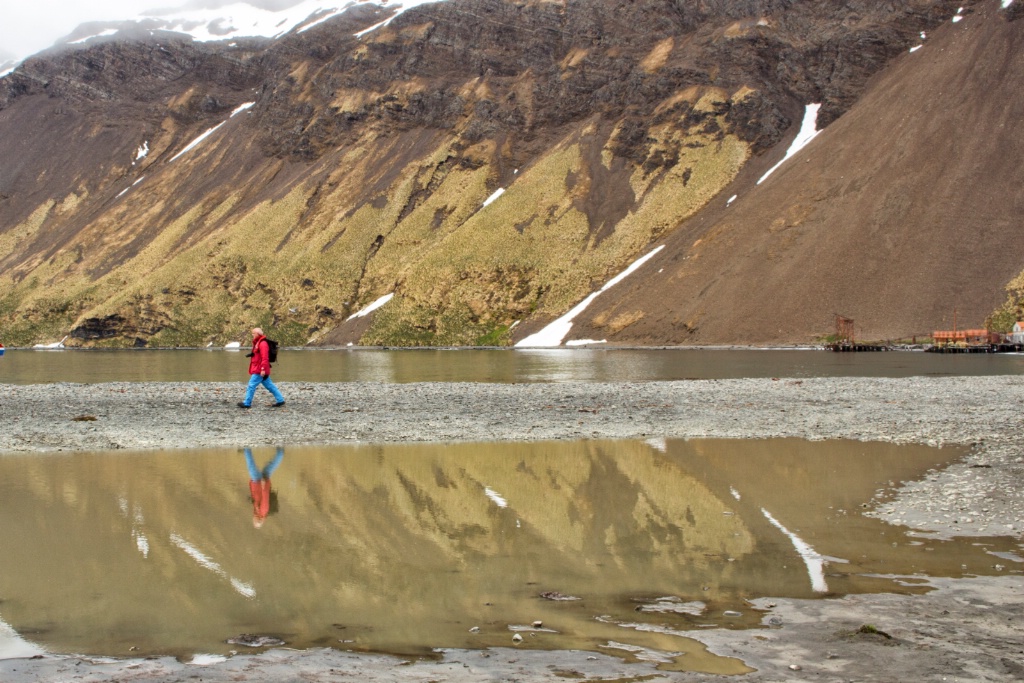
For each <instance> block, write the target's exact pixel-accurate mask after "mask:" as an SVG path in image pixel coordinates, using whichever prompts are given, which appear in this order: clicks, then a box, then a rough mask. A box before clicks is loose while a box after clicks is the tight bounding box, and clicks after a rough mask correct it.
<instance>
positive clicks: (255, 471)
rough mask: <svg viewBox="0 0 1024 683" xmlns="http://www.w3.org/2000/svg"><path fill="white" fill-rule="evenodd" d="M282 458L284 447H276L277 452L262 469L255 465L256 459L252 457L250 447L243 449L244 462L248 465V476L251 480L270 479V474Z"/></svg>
mask: <svg viewBox="0 0 1024 683" xmlns="http://www.w3.org/2000/svg"><path fill="white" fill-rule="evenodd" d="M283 458H284V449H283V448H281V447H278V449H277V454H276V455H275V456H274V459H273V460H271V461H270V462H268V463H267V464H266V465H264V466H263V469H262V470H261V469H260V468H258V467H256V461H255V460H253V458H252V449H251V448H246V449H245V464H246V465H247V466H248V467H249V478H250V479H252V480H253V481H259V480H260V479H270V475H271V474H273V473H274V470H276V469H277V466H278V465H280V464H281V460H282V459H283Z"/></svg>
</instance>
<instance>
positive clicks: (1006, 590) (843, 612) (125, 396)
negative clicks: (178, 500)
mask: <svg viewBox="0 0 1024 683" xmlns="http://www.w3.org/2000/svg"><path fill="white" fill-rule="evenodd" d="M280 386H281V389H282V391H283V392H284V393H285V395H286V397H287V399H288V403H287V405H286V406H285V407H284V408H276V409H274V408H270V407H267V406H266V405H265V404H263V403H261V402H260V401H267V400H268V397H267V396H259V400H258V401H257V403H256V404H255V405H254V407H253V409H251V410H248V411H245V410H241V409H239V408H238V407H236V405H235V404H236V403H237V402H238V400H239V397H240V394H241V390H242V386H241V384H240V383H237V384H223V383H221V384H215V383H206V384H167V383H165V384H126V383H112V384H96V385H74V384H54V385H27V386H10V385H8V386H5V387H4V398H3V400H2V402H0V424H2V425H4V429H3V430H2V431H0V452H4V451H6V452H12V451H19V452H26V451H28V452H38V453H40V455H41V456H45V454H46V453H48V452H56V451H67V450H93V449H121V448H123V449H151V448H192V447H208V446H225V447H232V448H234V447H238V446H243V445H252V446H259V445H271V444H286V445H289V444H312V443H322V444H330V443H345V442H355V441H358V442H396V441H434V442H446V441H481V440H547V439H590V438H601V439H605V438H644V439H649V438H669V439H671V438H698V437H728V438H762V437H783V436H785V437H802V438H810V439H833V438H844V439H860V440H881V441H893V442H915V443H928V444H935V445H943V444H965V445H970V446H972V448H971V450H970V452H969V455H968V456H967V457H966V458H964V459H963V460H962V461H961V462H958V463H955V464H953V465H952V466H951V467H949V468H947V469H946V470H944V471H943V472H941V473H938V474H935V475H933V476H931V477H929V478H928V479H927V480H925V481H921V482H913V483H910V484H908V485H907V486H905V487H904V489H903V491H902V493H901V495H900V496H899V497H898V498H897V499H896V500H895V501H892V502H889V503H886V504H885V505H884V506H881V507H876V508H875V509H874V510H873V511H872V514H875V515H878V516H880V517H883V518H885V519H888V520H890V521H896V520H900V521H901V523H903V524H906V525H908V526H911V527H913V528H917V529H919V530H921V531H924V532H930V533H939V534H945V535H967V534H973V535H1012V536H1016V537H1018V538H1019V537H1020V536H1021V533H1022V528H1024V527H1022V524H1024V448H1022V447H1021V446H1019V445H1018V438H1017V437H1018V435H1019V434H1021V433H1022V427H1024V414H1022V411H1021V407H1022V406H1024V382H1022V381H1021V380H1020V378H1018V377H959V378H923V377H917V378H909V379H867V378H827V379H805V380H762V379H744V380H716V381H684V382H645V383H625V384H623V383H616V384H601V383H559V384H518V385H506V384H404V385H403V384H368V383H345V384H316V383H282V384H281V385H280ZM865 502H869V501H865ZM1008 564H1010V565H1011V566H1010V567H1009V568H1008V574H1009V572H1011V571H1014V572H1016V573H1014V574H1012V575H1008V576H1006V577H1002V578H987V579H986V578H977V579H963V580H959V581H956V582H953V581H945V580H937V581H935V582H934V585H935V586H936V589H935V590H934V591H932V592H931V593H929V594H928V595H924V596H912V597H908V596H896V595H861V596H850V597H847V598H841V599H833V600H816V601H798V600H793V601H783V600H779V601H776V602H777V603H778V605H777V607H776V608H775V609H774V610H773V614H779V613H780V610H781V613H782V614H783V615H784V621H783V626H782V627H781V628H770V629H765V630H762V631H724V630H721V631H705V632H699V633H694V634H693V635H694V636H695V637H699V638H700V639H701V640H702V641H704V642H705V643H708V644H709V646H710V647H711V648H712V649H713V650H714V651H716V652H719V653H721V654H726V655H730V656H735V657H740V658H742V659H743V660H744V661H746V662H747V663H748V664H750V665H751V666H753V667H754V668H756V669H758V671H757V672H756V673H753V674H749V675H748V676H746V677H744V678H743V680H750V681H770V680H799V679H803V678H808V677H811V678H816V679H817V680H848V679H856V680H887V681H888V680H936V681H938V680H944V679H947V678H948V679H949V680H953V679H956V680H1019V679H1020V678H1021V676H1022V675H1024V653H1022V650H1024V647H1022V646H1020V643H1021V642H1024V625H1022V622H1021V617H1020V614H1021V613H1022V612H1021V607H1022V603H1024V595H1022V589H1021V587H1020V586H1021V584H1022V583H1024V582H1022V581H1021V576H1020V572H1019V570H1020V569H1021V568H1024V567H1022V566H1012V565H1013V564H1014V563H1013V562H1009V563H1008ZM0 597H2V596H0ZM864 623H871V624H873V625H875V626H877V627H878V628H879V629H882V630H884V631H885V632H887V633H888V634H889V635H891V636H893V637H892V638H885V637H883V636H874V635H866V634H859V635H858V634H853V635H851V632H852V631H855V630H856V629H857V628H858V627H859V626H860V625H862V624H864ZM791 666H796V667H799V669H793V668H790V667H791ZM559 671H561V672H563V675H568V674H569V672H577V673H578V674H579V675H580V676H583V677H586V678H588V679H591V680H610V679H621V678H624V677H630V676H646V675H655V676H658V677H663V678H664V680H703V679H705V678H707V677H704V676H699V675H696V674H678V675H677V674H667V673H663V672H657V671H655V670H654V668H653V666H652V665H650V664H643V663H637V664H629V665H626V664H623V663H622V662H621V661H620V660H617V659H614V658H610V657H604V656H594V655H593V654H592V653H575V652H535V651H527V650H522V651H520V650H508V651H505V650H500V651H498V650H492V651H488V652H475V651H460V652H448V653H445V656H444V658H443V659H442V660H441V661H440V662H416V663H412V664H401V662H400V660H396V659H392V658H388V657H380V656H357V655H353V654H349V653H337V652H332V651H314V652H302V653H299V652H293V651H277V652H272V653H266V654H263V655H259V656H247V657H235V658H233V659H231V660H229V661H227V662H223V663H219V664H213V665H210V666H199V665H195V664H181V663H178V662H175V661H173V660H141V661H137V662H112V663H111V662H107V663H103V662H85V661H82V660H79V659H77V658H71V659H58V658H44V659H40V660H7V661H4V662H0V679H2V680H4V681H23V680H24V681H29V680H67V679H68V676H69V675H70V674H71V672H73V673H74V676H75V678H76V680H104V681H106V680H140V681H165V680H166V681H171V680H185V679H188V678H190V677H194V676H199V677H201V678H202V679H203V680H207V681H228V680H252V681H263V680H300V679H301V680H325V681H326V680H332V681H333V680H338V681H340V680H410V681H412V680H451V681H477V680H509V679H512V678H515V679H517V680H524V681H531V680H549V679H551V678H552V677H555V676H558V673H557V672H559ZM812 674H817V676H813V675H812ZM821 676H825V678H824V679H822V678H821ZM79 677H81V678H79Z"/></svg>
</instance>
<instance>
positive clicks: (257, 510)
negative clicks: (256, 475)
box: [249, 479, 270, 520]
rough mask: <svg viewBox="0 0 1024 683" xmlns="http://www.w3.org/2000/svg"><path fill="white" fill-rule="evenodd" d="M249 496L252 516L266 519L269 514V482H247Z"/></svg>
mask: <svg viewBox="0 0 1024 683" xmlns="http://www.w3.org/2000/svg"><path fill="white" fill-rule="evenodd" d="M249 494H250V495H252V514H253V515H254V516H255V517H256V518H258V519H260V520H263V519H266V517H267V515H269V514H270V480H269V479H262V480H260V481H250V482H249Z"/></svg>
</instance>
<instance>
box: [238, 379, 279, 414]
mask: <svg viewBox="0 0 1024 683" xmlns="http://www.w3.org/2000/svg"><path fill="white" fill-rule="evenodd" d="M261 384H262V385H263V386H264V388H266V390H267V391H269V392H270V393H271V394H273V395H274V399H275V400H276V401H277V402H278V403H284V396H282V395H281V392H280V391H278V389H277V386H275V385H274V383H273V382H271V381H270V377H269V376H267V377H263V376H261V375H250V377H249V385H248V386H247V387H246V388H245V401H243V403H245V405H247V406H251V405H252V397H253V395H255V393H256V387H258V386H259V385H261Z"/></svg>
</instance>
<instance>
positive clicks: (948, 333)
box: [932, 330, 1003, 346]
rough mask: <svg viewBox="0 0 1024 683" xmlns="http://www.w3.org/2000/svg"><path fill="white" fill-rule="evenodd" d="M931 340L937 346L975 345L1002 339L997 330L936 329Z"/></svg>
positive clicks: (996, 341)
mask: <svg viewBox="0 0 1024 683" xmlns="http://www.w3.org/2000/svg"><path fill="white" fill-rule="evenodd" d="M932 340H933V341H934V342H935V343H936V344H937V345H939V346H948V345H958V346H975V345H988V344H998V343H999V342H1001V341H1002V340H1003V338H1002V335H1000V334H999V333H998V332H989V331H988V330H936V331H934V332H932Z"/></svg>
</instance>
